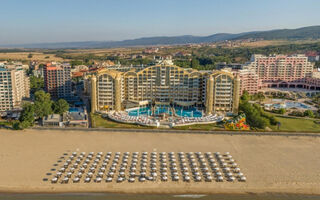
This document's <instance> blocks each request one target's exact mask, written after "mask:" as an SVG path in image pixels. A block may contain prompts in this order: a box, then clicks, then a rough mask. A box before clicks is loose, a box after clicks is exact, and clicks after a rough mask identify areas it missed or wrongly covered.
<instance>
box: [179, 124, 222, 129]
mask: <svg viewBox="0 0 320 200" xmlns="http://www.w3.org/2000/svg"><path fill="white" fill-rule="evenodd" d="M174 129H177V130H205V131H211V130H225V129H224V127H223V125H221V124H217V123H213V124H195V125H190V126H177V127H174Z"/></svg>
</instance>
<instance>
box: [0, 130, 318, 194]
mask: <svg viewBox="0 0 320 200" xmlns="http://www.w3.org/2000/svg"><path fill="white" fill-rule="evenodd" d="M73 151H86V152H90V151H94V152H98V151H103V152H107V151H113V152H116V151H120V152H125V151H129V152H133V151H149V152H151V151H157V152H161V151H167V152H170V151H174V152H178V151H185V152H190V151H193V152H197V151H201V152H207V151H211V152H217V151H220V152H226V151H228V152H230V153H231V154H232V155H233V156H234V158H235V159H236V161H237V163H238V164H239V166H240V167H241V171H242V172H243V173H244V174H245V175H246V177H247V182H245V183H240V182H234V183H232V182H222V183H221V182H211V183H207V182H199V183H196V182H190V183H185V182H182V181H181V182H159V183H158V182H156V183H155V182H145V183H139V182H136V183H128V182H123V183H116V182H112V183H105V182H103V183H93V182H92V183H87V184H86V183H78V184H73V183H69V184H51V183H50V181H43V179H44V178H49V179H50V178H51V177H52V176H48V175H46V174H47V173H55V172H53V171H50V170H51V169H53V168H56V169H57V168H58V167H57V166H54V164H55V163H57V160H59V158H60V157H61V156H62V155H63V154H64V153H69V154H70V153H71V152H73ZM319 152H320V138H314V137H285V136H234V135H233V136H228V135H204V134H202V135H196V134H165V133H152V132H150V133H123V132H122V133H116V132H114V133H104V132H91V131H90V132H85V131H63V130H61V131H56V130H55V131H44V130H41V131H40V130H39V131H38V130H25V131H20V132H17V131H8V130H1V129H0V192H2V193H4V192H12V193H17V192H23V193H29V192H34V193H56V192H115V193H118V192H119V193H180V194H185V193H201V194H202V193H203V194H213V193H265V192H279V193H301V194H320V167H319V166H320V153H319ZM60 165H61V163H60Z"/></svg>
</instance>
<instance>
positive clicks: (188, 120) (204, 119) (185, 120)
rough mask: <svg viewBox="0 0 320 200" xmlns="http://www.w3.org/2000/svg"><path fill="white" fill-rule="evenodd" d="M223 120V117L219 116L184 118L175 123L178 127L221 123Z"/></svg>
mask: <svg viewBox="0 0 320 200" xmlns="http://www.w3.org/2000/svg"><path fill="white" fill-rule="evenodd" d="M222 120H223V116H217V115H208V116H204V117H182V118H179V119H176V120H174V123H175V124H177V125H181V124H191V123H210V122H212V123H213V122H219V121H222Z"/></svg>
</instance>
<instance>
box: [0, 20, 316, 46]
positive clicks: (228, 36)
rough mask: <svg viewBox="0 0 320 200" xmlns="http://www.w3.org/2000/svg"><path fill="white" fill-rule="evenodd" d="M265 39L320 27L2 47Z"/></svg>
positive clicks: (307, 33)
mask: <svg viewBox="0 0 320 200" xmlns="http://www.w3.org/2000/svg"><path fill="white" fill-rule="evenodd" d="M249 38H252V39H264V40H277V39H285V40H303V39H320V25H319V26H308V27H302V28H297V29H275V30H268V31H251V32H243V33H235V34H234V33H216V34H212V35H208V36H193V35H182V36H155V37H141V38H137V39H130V40H122V41H82V42H57V43H33V44H16V45H0V47H2V48H39V49H72V48H75V49H79V48H114V47H133V46H157V45H185V44H200V43H212V42H219V41H224V40H239V39H249Z"/></svg>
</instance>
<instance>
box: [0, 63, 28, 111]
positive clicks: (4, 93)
mask: <svg viewBox="0 0 320 200" xmlns="http://www.w3.org/2000/svg"><path fill="white" fill-rule="evenodd" d="M25 97H26V98H28V97H30V84H29V78H28V77H27V75H26V72H25V70H24V69H23V66H22V65H21V64H16V63H12V64H10V63H0V111H11V110H14V109H21V102H22V99H23V98H25Z"/></svg>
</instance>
